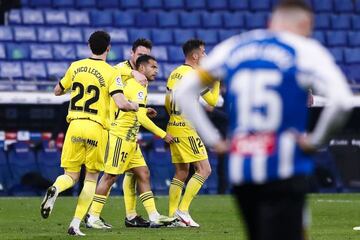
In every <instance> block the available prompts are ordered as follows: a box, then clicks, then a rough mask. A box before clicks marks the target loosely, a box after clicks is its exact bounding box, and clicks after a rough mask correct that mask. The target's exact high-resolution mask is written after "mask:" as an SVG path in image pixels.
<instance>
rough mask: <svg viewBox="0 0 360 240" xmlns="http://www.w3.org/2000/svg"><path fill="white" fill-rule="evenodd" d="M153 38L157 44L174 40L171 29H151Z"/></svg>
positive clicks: (169, 42)
mask: <svg viewBox="0 0 360 240" xmlns="http://www.w3.org/2000/svg"><path fill="white" fill-rule="evenodd" d="M151 38H152V40H153V43H154V44H155V45H156V44H171V43H172V42H173V36H172V31H171V30H164V29H153V30H151Z"/></svg>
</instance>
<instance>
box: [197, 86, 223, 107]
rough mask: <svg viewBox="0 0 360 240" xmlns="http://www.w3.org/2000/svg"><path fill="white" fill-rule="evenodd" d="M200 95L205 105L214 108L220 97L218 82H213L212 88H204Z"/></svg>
mask: <svg viewBox="0 0 360 240" xmlns="http://www.w3.org/2000/svg"><path fill="white" fill-rule="evenodd" d="M200 95H201V97H202V98H203V99H204V100H205V102H206V103H207V104H209V105H210V106H212V107H215V106H216V104H217V102H218V100H219V96H220V82H219V81H215V82H214V85H213V87H212V88H206V89H205V90H204V91H202V92H201V94H200Z"/></svg>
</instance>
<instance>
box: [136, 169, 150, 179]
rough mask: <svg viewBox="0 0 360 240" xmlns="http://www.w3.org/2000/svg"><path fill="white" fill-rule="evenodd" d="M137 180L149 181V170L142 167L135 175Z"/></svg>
mask: <svg viewBox="0 0 360 240" xmlns="http://www.w3.org/2000/svg"><path fill="white" fill-rule="evenodd" d="M136 178H137V180H138V181H141V182H149V181H150V171H149V169H148V168H147V169H143V170H141V172H139V173H138V174H137V176H136Z"/></svg>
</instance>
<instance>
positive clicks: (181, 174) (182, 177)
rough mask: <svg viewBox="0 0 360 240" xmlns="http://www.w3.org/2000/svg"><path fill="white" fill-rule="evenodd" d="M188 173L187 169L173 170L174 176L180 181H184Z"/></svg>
mask: <svg viewBox="0 0 360 240" xmlns="http://www.w3.org/2000/svg"><path fill="white" fill-rule="evenodd" d="M188 175H189V170H176V172H175V178H176V179H178V180H180V181H182V182H185V180H186V178H187V176H188Z"/></svg>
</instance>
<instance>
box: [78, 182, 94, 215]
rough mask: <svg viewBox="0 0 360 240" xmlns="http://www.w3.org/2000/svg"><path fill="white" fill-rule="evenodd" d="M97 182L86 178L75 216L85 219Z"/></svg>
mask: <svg viewBox="0 0 360 240" xmlns="http://www.w3.org/2000/svg"><path fill="white" fill-rule="evenodd" d="M95 189H96V182H95V181H90V180H85V181H84V187H83V189H82V190H81V193H80V195H79V199H78V203H77V205H76V210H75V215H74V218H77V219H83V217H84V216H85V214H86V213H87V211H88V209H89V207H90V204H91V202H92V200H93V197H94V195H95Z"/></svg>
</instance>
